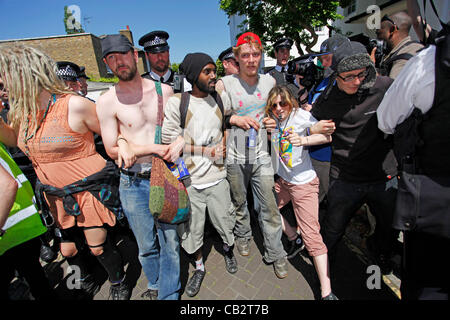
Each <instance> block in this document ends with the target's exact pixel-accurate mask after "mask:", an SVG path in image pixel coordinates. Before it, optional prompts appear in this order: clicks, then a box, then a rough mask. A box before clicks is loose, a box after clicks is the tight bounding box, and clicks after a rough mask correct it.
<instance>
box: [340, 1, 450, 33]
mask: <svg viewBox="0 0 450 320" xmlns="http://www.w3.org/2000/svg"><path fill="white" fill-rule="evenodd" d="M417 2H418V4H419V6H420V10H421V13H422V14H423V1H422V0H417ZM433 2H434V4H435V6H436V10H437V11H438V14H439V16H440V18H441V20H442V21H444V22H447V21H449V19H450V1H449V0H433ZM399 11H407V2H406V0H352V1H351V3H350V5H349V6H347V7H345V8H341V7H338V11H337V13H339V14H341V15H342V16H344V19H341V20H336V21H335V22H334V23H333V26H334V27H335V28H337V29H338V30H339V32H340V33H342V34H344V35H346V36H348V37H350V38H354V37H356V38H358V37H361V36H366V37H369V38H376V33H375V28H374V26H375V25H376V22H377V20H376V19H377V17H378V19H381V18H382V17H383V16H384V15H385V14H387V15H392V14H394V13H396V12H399ZM425 19H426V21H427V23H429V24H430V25H431V26H432V27H433V28H434V29H436V30H440V29H441V25H440V23H439V20H438V19H437V17H436V15H435V14H434V12H433V10H432V8H431V5H430V4H429V0H427V8H426V16H425ZM378 21H379V20H378ZM410 36H411V38H412V39H413V40H417V39H418V38H417V35H416V33H415V31H414V28H412V27H411V31H410Z"/></svg>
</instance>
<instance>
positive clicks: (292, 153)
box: [266, 86, 337, 300]
mask: <svg viewBox="0 0 450 320" xmlns="http://www.w3.org/2000/svg"><path fill="white" fill-rule="evenodd" d="M266 116H269V117H272V118H273V119H275V120H276V122H277V129H278V130H277V131H275V132H273V133H272V137H271V139H272V144H273V147H274V149H273V150H275V151H276V154H277V157H278V162H277V165H276V167H278V170H277V174H278V176H279V179H278V180H277V181H276V182H275V192H276V195H277V202H278V208H282V207H283V206H285V205H286V204H287V203H288V202H289V201H292V206H293V208H294V214H295V218H296V220H297V225H298V227H299V229H300V233H301V236H302V238H303V242H304V243H305V247H306V250H308V253H309V254H310V255H311V256H312V258H313V262H314V266H315V268H316V272H317V275H318V277H319V281H320V286H321V295H322V299H324V300H337V298H336V296H335V295H334V294H333V293H332V291H331V283H330V275H329V267H328V255H327V253H328V250H327V247H326V246H325V244H324V243H323V241H322V237H321V235H320V226H319V198H318V194H319V179H318V178H317V175H316V172H315V171H314V169H313V167H312V164H311V160H310V158H309V153H308V150H306V149H305V148H304V147H306V146H311V145H317V144H323V143H328V142H331V136H329V135H324V134H313V135H310V136H307V135H306V131H307V130H306V129H307V128H309V127H311V126H313V125H314V124H315V123H316V122H317V120H315V119H314V117H312V116H311V114H310V113H309V112H308V111H305V110H303V109H300V108H299V106H298V102H297V100H296V99H295V98H294V97H293V96H292V94H291V91H290V90H289V89H288V88H287V87H286V86H275V87H274V88H272V89H271V90H270V92H269V95H268V98H267V105H266ZM281 220H282V227H283V232H284V233H285V234H286V236H287V237H288V239H289V240H290V241H295V239H297V238H298V237H299V236H298V234H297V228H296V227H293V226H291V225H290V224H289V223H288V221H287V220H286V219H285V218H284V217H283V216H282V217H281Z"/></svg>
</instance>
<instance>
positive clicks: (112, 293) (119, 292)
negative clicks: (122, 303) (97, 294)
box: [109, 281, 130, 300]
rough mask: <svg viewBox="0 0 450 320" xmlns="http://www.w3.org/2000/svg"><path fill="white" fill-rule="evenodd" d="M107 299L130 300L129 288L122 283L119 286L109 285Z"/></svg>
mask: <svg viewBox="0 0 450 320" xmlns="http://www.w3.org/2000/svg"><path fill="white" fill-rule="evenodd" d="M109 298H110V299H111V300H130V288H128V285H127V284H126V283H125V281H122V282H121V283H120V284H114V285H111V287H110V288H109Z"/></svg>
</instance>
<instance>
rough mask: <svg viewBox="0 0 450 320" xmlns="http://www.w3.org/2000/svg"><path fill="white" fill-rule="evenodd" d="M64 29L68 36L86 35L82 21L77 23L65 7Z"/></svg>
mask: <svg viewBox="0 0 450 320" xmlns="http://www.w3.org/2000/svg"><path fill="white" fill-rule="evenodd" d="M64 27H65V28H66V33H67V34H74V33H84V32H85V31H84V30H83V28H82V27H81V23H80V21H77V20H76V18H75V16H74V15H73V13H72V11H71V10H70V8H69V7H67V6H64Z"/></svg>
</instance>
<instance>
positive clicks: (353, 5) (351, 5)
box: [345, 0, 356, 16]
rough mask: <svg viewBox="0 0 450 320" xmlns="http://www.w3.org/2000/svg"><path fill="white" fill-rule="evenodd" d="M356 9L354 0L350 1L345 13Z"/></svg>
mask: <svg viewBox="0 0 450 320" xmlns="http://www.w3.org/2000/svg"><path fill="white" fill-rule="evenodd" d="M355 11H356V0H352V1H350V4H349V5H348V6H347V8H346V10H345V13H346V15H347V16H348V15H349V14H351V13H353V12H355Z"/></svg>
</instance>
